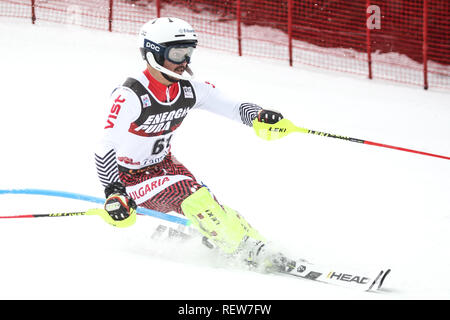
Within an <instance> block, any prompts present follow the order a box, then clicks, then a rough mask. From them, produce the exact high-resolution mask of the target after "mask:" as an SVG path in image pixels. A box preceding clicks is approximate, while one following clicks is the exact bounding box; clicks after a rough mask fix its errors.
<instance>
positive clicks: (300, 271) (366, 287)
mask: <svg viewBox="0 0 450 320" xmlns="http://www.w3.org/2000/svg"><path fill="white" fill-rule="evenodd" d="M390 271H391V270H390V269H386V270H380V269H374V270H372V271H366V272H360V271H352V270H348V269H343V268H331V267H326V266H320V265H316V264H312V263H309V262H307V261H304V260H299V261H293V260H291V261H289V262H288V263H287V264H286V267H285V268H284V269H281V270H277V271H276V273H280V274H283V275H288V276H293V277H297V278H302V279H307V280H312V281H318V282H322V283H328V284H333V285H337V286H341V287H347V288H352V289H358V290H362V291H374V290H379V289H381V287H382V285H383V283H384V280H385V279H386V277H387V275H388V274H389V273H390Z"/></svg>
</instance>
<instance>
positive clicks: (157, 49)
mask: <svg viewBox="0 0 450 320" xmlns="http://www.w3.org/2000/svg"><path fill="white" fill-rule="evenodd" d="M144 47H145V48H146V49H148V50H150V51H151V52H152V53H155V54H157V55H162V56H164V59H166V60H169V61H170V62H172V63H175V64H181V63H183V62H185V61H186V62H187V63H190V62H191V57H192V53H193V52H194V49H195V44H192V43H181V44H174V45H169V46H167V47H165V46H162V45H160V44H157V43H155V42H152V41H150V40H147V39H145V40H144Z"/></svg>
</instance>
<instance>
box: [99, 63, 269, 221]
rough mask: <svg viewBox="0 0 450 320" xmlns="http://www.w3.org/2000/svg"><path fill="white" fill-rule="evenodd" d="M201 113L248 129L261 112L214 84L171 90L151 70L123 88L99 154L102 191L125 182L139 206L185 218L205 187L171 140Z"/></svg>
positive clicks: (191, 83) (185, 84)
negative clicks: (193, 113) (189, 201)
mask: <svg viewBox="0 0 450 320" xmlns="http://www.w3.org/2000/svg"><path fill="white" fill-rule="evenodd" d="M196 108H197V109H204V110H209V111H211V112H214V113H217V114H220V115H223V116H225V117H227V118H230V119H232V120H235V121H239V122H241V123H243V124H246V125H248V126H251V125H252V120H253V119H254V118H255V117H256V116H257V113H258V111H259V110H261V107H259V106H257V105H255V104H252V103H246V102H242V101H236V100H232V99H229V98H228V97H227V96H225V95H224V94H223V93H222V92H221V91H220V90H219V89H217V88H216V87H215V86H214V85H211V84H210V83H208V82H198V81H187V80H180V81H179V82H176V83H174V84H172V85H171V86H169V87H167V86H165V85H163V84H161V83H160V82H158V81H157V80H156V79H155V78H153V77H152V76H151V74H150V73H149V71H148V70H145V71H144V72H142V73H141V74H139V75H138V76H137V77H135V78H128V79H127V80H126V81H125V83H124V84H123V85H121V86H119V87H117V88H116V89H115V90H114V91H113V93H112V94H111V101H110V105H109V115H108V117H107V119H106V123H105V125H104V130H103V131H104V134H103V137H102V139H101V143H100V144H99V146H98V147H97V149H96V152H95V159H96V166H97V173H98V176H99V178H100V181H101V183H102V185H103V186H104V187H106V186H107V185H109V184H111V183H113V182H121V183H122V184H123V185H124V186H125V187H126V191H127V193H128V194H129V195H130V196H131V197H132V198H133V199H134V200H135V201H136V204H137V205H138V206H142V207H145V208H148V209H152V210H157V211H160V212H170V211H175V212H178V213H180V214H183V213H182V210H181V207H180V205H181V202H182V201H183V200H184V199H186V198H187V197H188V196H189V195H191V194H192V193H193V192H195V191H196V190H197V189H198V188H200V187H201V184H200V183H199V182H198V181H197V180H196V179H195V177H194V176H193V174H192V173H191V172H190V171H189V170H188V169H186V167H184V166H183V165H182V164H181V163H180V162H178V161H177V160H176V159H175V157H174V156H173V155H172V153H171V151H170V140H171V139H172V135H173V134H174V133H175V130H176V129H177V128H178V127H179V126H180V125H181V123H182V121H183V119H184V118H185V117H186V115H187V114H188V113H189V111H190V110H192V109H196Z"/></svg>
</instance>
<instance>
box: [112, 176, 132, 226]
mask: <svg viewBox="0 0 450 320" xmlns="http://www.w3.org/2000/svg"><path fill="white" fill-rule="evenodd" d="M105 196H106V201H105V210H106V211H107V212H108V214H109V215H110V216H111V218H112V219H113V220H115V221H122V220H125V219H127V218H128V217H130V216H131V215H135V214H136V208H137V206H136V202H134V200H133V199H132V198H131V197H130V196H129V195H127V193H126V190H125V187H124V186H123V185H122V184H121V183H119V182H114V183H112V184H109V185H108V186H107V187H106V188H105Z"/></svg>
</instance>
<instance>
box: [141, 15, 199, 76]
mask: <svg viewBox="0 0 450 320" xmlns="http://www.w3.org/2000/svg"><path fill="white" fill-rule="evenodd" d="M196 46H197V34H196V33H195V31H194V28H192V26H191V25H190V24H189V23H187V22H186V21H184V20H182V19H178V18H168V17H166V18H157V19H153V20H151V21H149V22H147V23H146V24H144V25H143V26H142V28H141V30H140V32H139V49H140V51H141V55H142V58H143V59H144V60H145V61H147V63H148V64H149V65H150V66H152V67H153V68H155V69H156V70H158V71H159V72H161V73H162V74H163V76H164V77H165V78H166V79H168V80H171V81H172V79H170V78H168V77H173V78H176V79H184V80H189V79H191V77H192V76H193V72H192V70H191V69H190V68H189V65H188V66H187V67H186V72H187V73H188V74H189V76H187V75H179V74H178V73H175V72H173V71H170V70H168V69H167V68H164V67H163V64H164V60H166V59H167V60H169V61H170V62H172V63H176V64H178V63H183V62H184V61H186V62H187V63H188V64H189V62H190V58H191V55H192V52H193V51H194V48H195V47H196Z"/></svg>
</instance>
